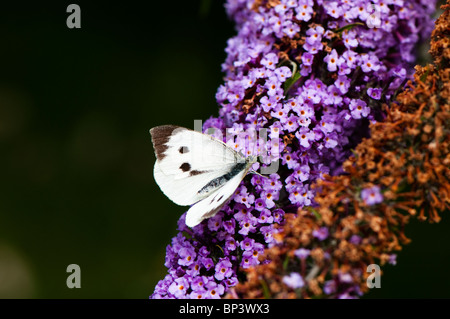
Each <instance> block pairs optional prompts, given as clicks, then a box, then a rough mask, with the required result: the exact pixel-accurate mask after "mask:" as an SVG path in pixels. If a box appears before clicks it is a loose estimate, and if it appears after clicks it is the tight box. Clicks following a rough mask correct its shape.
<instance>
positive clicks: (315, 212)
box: [306, 207, 322, 220]
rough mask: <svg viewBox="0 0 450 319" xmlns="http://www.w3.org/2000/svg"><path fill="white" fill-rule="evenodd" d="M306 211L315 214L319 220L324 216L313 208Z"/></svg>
mask: <svg viewBox="0 0 450 319" xmlns="http://www.w3.org/2000/svg"><path fill="white" fill-rule="evenodd" d="M306 209H307V210H308V211H310V212H311V213H313V214H314V216H315V217H316V218H317V219H318V220H320V219H322V216H321V215H320V214H319V212H318V211H317V210H316V209H315V208H313V207H307V208H306Z"/></svg>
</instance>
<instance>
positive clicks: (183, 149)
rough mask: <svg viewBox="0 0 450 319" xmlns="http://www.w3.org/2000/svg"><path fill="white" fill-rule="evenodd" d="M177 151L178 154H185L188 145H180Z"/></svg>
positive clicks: (187, 151) (187, 150)
mask: <svg viewBox="0 0 450 319" xmlns="http://www.w3.org/2000/svg"><path fill="white" fill-rule="evenodd" d="M178 152H179V153H180V154H186V153H189V147H187V146H181V147H180V148H179V149H178Z"/></svg>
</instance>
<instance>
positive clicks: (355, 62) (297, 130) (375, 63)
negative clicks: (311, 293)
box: [152, 0, 434, 298]
mask: <svg viewBox="0 0 450 319" xmlns="http://www.w3.org/2000/svg"><path fill="white" fill-rule="evenodd" d="M225 6H226V9H227V12H228V14H229V16H230V17H231V18H232V19H234V20H235V21H236V25H237V31H238V34H237V35H236V36H235V37H233V38H231V39H230V40H229V41H228V45H227V48H226V52H227V54H228V55H227V59H226V61H225V63H224V64H223V66H222V69H223V71H224V72H225V83H224V84H223V85H222V86H221V87H220V88H219V89H218V92H217V94H216V99H217V101H218V103H219V104H220V106H221V107H220V110H219V117H218V118H211V119H209V120H207V121H206V122H205V124H204V126H203V130H204V131H205V132H206V131H207V130H208V129H210V128H215V129H218V130H220V131H221V132H225V131H226V132H227V133H229V134H232V135H233V138H231V139H228V140H226V142H227V143H229V144H230V145H231V146H233V147H234V148H235V149H236V150H238V151H241V152H242V153H243V154H245V155H247V154H255V152H256V153H257V151H258V150H259V151H260V152H261V151H263V152H266V153H267V154H269V155H270V153H271V152H273V149H272V147H269V146H268V145H272V146H273V143H267V144H262V143H256V144H257V145H256V147H254V148H250V149H249V148H248V143H245V141H246V138H247V136H248V132H258V131H259V130H260V129H261V128H266V129H268V131H269V132H270V133H269V138H275V136H279V137H280V139H281V142H282V143H280V145H279V146H280V149H281V154H280V157H281V158H280V166H279V169H278V170H277V172H276V173H273V174H271V175H270V176H269V177H267V178H265V177H261V176H259V175H253V176H249V177H246V178H245V179H244V181H243V182H242V183H241V185H240V187H239V188H238V189H237V191H236V193H235V195H234V196H233V197H232V199H231V201H230V202H229V203H228V204H226V205H225V206H224V207H223V208H222V210H221V211H220V212H219V213H218V214H217V215H215V216H214V217H212V218H210V219H208V220H206V221H204V222H203V223H201V224H200V225H198V226H196V227H194V228H193V229H189V228H188V227H186V226H185V224H184V215H183V216H182V217H181V218H180V221H179V223H178V230H179V231H180V233H179V234H178V235H177V236H176V237H175V238H173V240H172V244H171V245H169V246H168V247H167V253H166V262H165V266H166V267H167V268H168V269H169V272H168V274H167V275H166V277H165V278H164V279H163V280H161V281H160V282H159V283H158V284H157V286H156V288H155V291H154V294H153V295H152V297H153V298H219V297H221V296H223V295H224V293H225V292H226V291H227V290H229V288H230V287H234V286H235V285H236V284H237V283H238V281H239V278H240V274H242V272H241V269H248V268H249V267H251V266H255V265H258V264H260V263H261V261H260V258H259V257H260V255H261V254H262V253H263V251H264V248H266V247H269V246H271V245H273V243H274V235H275V234H276V232H277V229H276V227H274V225H276V224H279V223H282V222H283V220H284V215H285V213H295V212H296V211H297V210H298V209H299V208H301V207H304V206H310V205H313V204H314V190H312V189H311V187H310V185H311V183H312V182H314V181H315V180H316V179H318V178H322V177H323V176H324V175H326V174H331V175H336V174H339V173H340V172H341V171H342V169H341V165H342V163H343V161H344V160H345V159H346V158H347V157H348V156H349V155H350V154H351V149H352V148H354V147H355V146H356V145H357V144H358V143H359V142H360V141H361V139H362V138H363V137H364V136H367V134H368V132H369V131H368V125H369V123H370V122H375V121H378V120H381V119H382V118H383V117H384V115H383V112H382V110H381V104H382V102H386V101H390V100H391V99H392V98H393V96H394V95H395V94H396V92H397V90H399V89H401V88H402V86H403V85H404V83H405V82H406V80H407V79H409V78H410V77H411V75H412V73H413V72H412V68H411V62H413V61H414V49H415V46H416V44H417V42H418V41H419V39H420V36H421V35H422V34H426V35H428V34H429V32H430V30H431V27H432V23H431V19H430V18H429V15H430V14H431V13H432V12H433V11H434V2H433V1H429V0H424V1H419V0H414V1H413V0H409V1H403V0H388V1H378V0H375V1H320V0H319V1H313V0H282V1H277V0H268V1H264V0H256V1H255V0H229V1H228V2H227V3H226V4H225ZM427 33H428V34H427ZM223 134H224V133H223ZM264 148H265V149H264ZM255 149H256V151H255ZM272 155H273V154H272ZM269 158H271V159H272V160H273V156H272V157H270V156H269ZM269 164H270V163H269V161H263V163H261V166H262V167H267V166H269ZM372 193H374V194H375V196H374V198H373V199H372V197H371V196H372V195H371V194H372ZM367 196H368V198H370V200H372V201H374V203H375V202H378V201H380V197H379V196H378V195H377V189H372V190H368V194H367ZM381 200H382V199H381ZM329 232H330V230H329V229H328V228H327V227H326V226H324V227H323V228H321V229H318V230H317V231H316V233H315V234H314V236H315V237H316V238H317V239H318V240H326V239H327V238H328V236H329ZM262 262H263V263H264V262H268V261H262ZM286 280H288V281H290V282H294V283H297V284H300V283H301V282H302V280H303V279H302V278H287V279H286Z"/></svg>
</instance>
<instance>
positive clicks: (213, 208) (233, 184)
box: [185, 169, 247, 227]
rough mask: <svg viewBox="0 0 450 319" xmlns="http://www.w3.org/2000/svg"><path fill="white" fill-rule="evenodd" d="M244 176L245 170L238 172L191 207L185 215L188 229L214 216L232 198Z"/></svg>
mask: <svg viewBox="0 0 450 319" xmlns="http://www.w3.org/2000/svg"><path fill="white" fill-rule="evenodd" d="M245 174H247V169H243V170H241V171H239V172H238V173H237V174H236V175H235V176H233V177H232V178H231V179H230V180H228V181H227V182H226V184H225V185H224V186H223V187H221V188H219V189H218V190H216V191H215V192H213V193H212V194H211V195H210V196H208V197H206V198H205V199H203V200H201V201H200V202H198V203H197V204H195V205H194V206H192V207H191V208H190V209H189V210H188V211H187V213H186V221H185V223H186V225H187V226H188V227H194V226H196V225H198V224H200V223H201V222H202V220H204V219H206V218H210V217H212V216H214V215H215V214H216V213H217V212H218V211H219V210H220V208H221V207H222V206H223V205H224V204H225V203H226V202H227V201H228V200H229V199H230V198H231V197H232V196H233V194H234V192H235V191H236V188H237V187H238V186H239V184H240V183H241V181H242V179H243V178H244V176H245Z"/></svg>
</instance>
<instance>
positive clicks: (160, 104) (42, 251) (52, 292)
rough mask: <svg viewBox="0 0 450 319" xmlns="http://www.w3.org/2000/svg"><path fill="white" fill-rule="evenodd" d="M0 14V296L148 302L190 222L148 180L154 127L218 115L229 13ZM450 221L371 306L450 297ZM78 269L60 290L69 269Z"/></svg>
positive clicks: (149, 7) (22, 10)
mask: <svg viewBox="0 0 450 319" xmlns="http://www.w3.org/2000/svg"><path fill="white" fill-rule="evenodd" d="M70 3H71V2H67V1H58V2H48V1H35V2H30V3H26V2H25V3H24V2H21V3H18V4H11V3H9V4H7V5H5V4H3V3H2V7H1V10H0V41H1V43H2V45H1V47H0V298H148V296H149V295H150V294H151V293H152V292H153V288H154V286H155V284H156V283H157V281H158V280H159V279H161V278H163V276H164V275H165V274H166V269H165V267H164V265H163V264H164V255H165V247H166V245H167V244H169V243H170V239H171V237H173V236H174V235H175V234H176V221H177V219H178V216H179V215H180V214H181V213H183V212H184V210H185V209H184V208H183V207H179V206H176V205H175V204H173V203H172V202H171V201H170V200H169V199H167V198H166V197H165V196H164V195H163V194H162V193H161V192H160V191H159V189H158V187H157V186H156V184H155V182H154V180H153V176H152V169H153V162H154V154H153V149H152V146H151V141H150V136H149V133H148V130H149V129H150V128H151V127H153V126H156V125H161V124H177V125H181V126H186V127H190V128H193V123H194V122H193V121H194V119H202V120H205V119H207V118H208V117H210V116H211V115H213V116H216V115H217V111H218V106H217V104H216V102H215V98H214V95H215V92H216V90H217V88H218V86H219V85H220V84H221V83H222V82H223V80H222V76H223V74H222V73H221V68H220V65H221V63H223V61H224V60H225V52H224V49H225V47H226V41H227V39H228V38H229V37H230V36H232V35H234V34H235V31H234V29H233V24H232V23H231V22H230V21H229V20H228V18H227V17H226V15H225V10H224V8H223V2H221V1H214V0H204V1H157V2H156V1H146V2H137V1H127V2H123V4H115V3H111V2H109V1H95V3H93V1H90V2H88V1H77V2H75V3H77V4H78V5H80V7H81V29H68V28H67V26H66V19H67V17H68V15H69V13H66V8H67V6H68V5H69V4H70ZM448 229H449V218H448V216H443V221H442V222H441V223H440V224H438V225H428V224H426V223H418V222H416V221H414V222H413V223H411V225H410V226H409V228H408V229H407V235H408V236H409V237H410V238H412V239H413V242H412V243H411V244H410V245H408V246H406V247H405V249H404V251H403V252H401V253H400V254H399V257H398V265H397V266H395V267H393V266H388V267H386V268H385V275H384V276H383V277H382V288H381V289H376V290H375V289H374V291H372V292H371V293H370V294H369V295H368V296H367V297H447V298H448V297H450V292H449V291H450V289H449V284H450V279H449V277H448V263H449V261H450V249H449V248H448V243H449V242H450V232H449V231H448ZM72 263H75V264H78V265H80V267H81V289H68V288H67V286H66V278H67V276H68V273H66V267H67V266H68V265H69V264H72Z"/></svg>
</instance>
